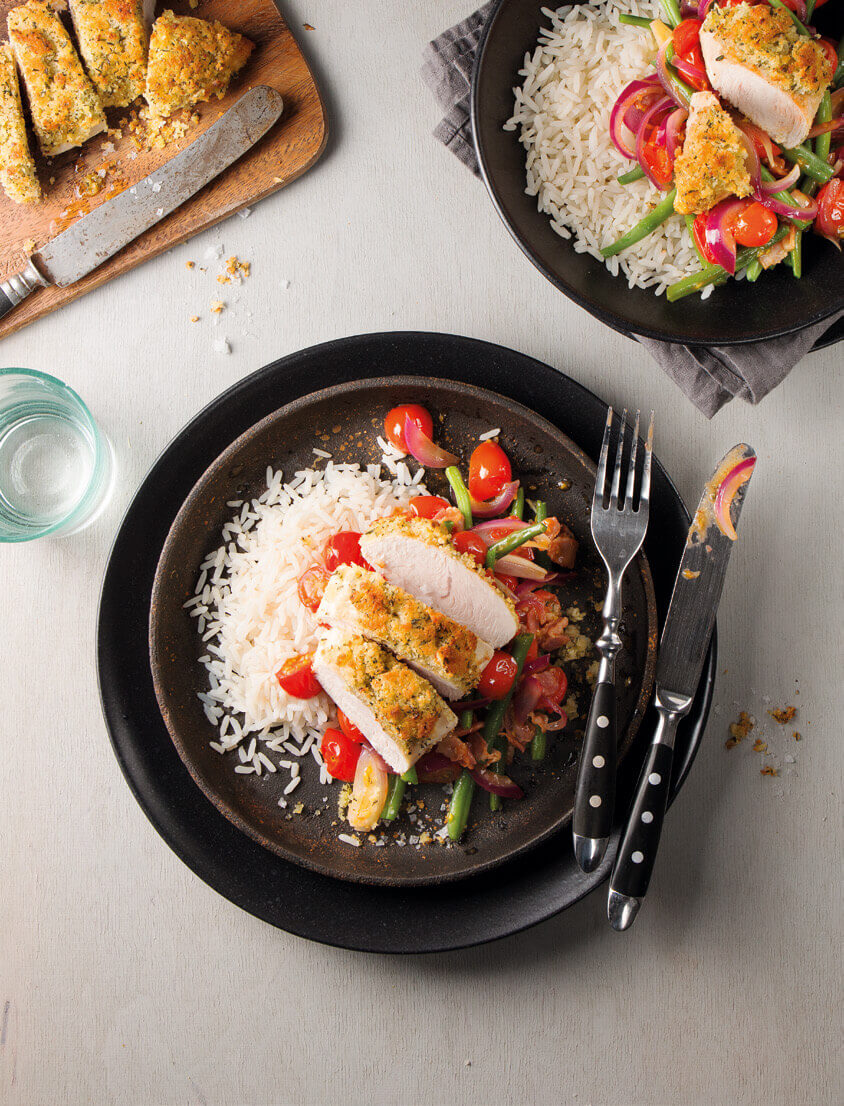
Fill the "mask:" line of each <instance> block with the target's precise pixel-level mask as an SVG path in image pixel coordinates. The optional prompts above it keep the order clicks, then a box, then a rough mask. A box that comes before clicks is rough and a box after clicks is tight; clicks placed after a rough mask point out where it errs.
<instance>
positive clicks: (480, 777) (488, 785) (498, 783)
mask: <svg viewBox="0 0 844 1106" xmlns="http://www.w3.org/2000/svg"><path fill="white" fill-rule="evenodd" d="M469 775H470V776H471V777H472V779H473V780H474V781H475V783H476V784H477V785H478V787H482V788H483V789H484V791H490V792H492V794H493V795H499V796H500V797H501V798H502V799H523V798H524V796H525V793H524V791H522V789H521V787H519V785H518V784H517V783H514V782H513V781H512V780H511V779H510V777H509V776H504V775H500V776H499V775H497V774H496V773H495V772H490V771H488V770H487V769H486V768H472V769H471V770H470V772H469Z"/></svg>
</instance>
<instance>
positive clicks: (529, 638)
mask: <svg viewBox="0 0 844 1106" xmlns="http://www.w3.org/2000/svg"><path fill="white" fill-rule="evenodd" d="M532 642H533V634H519V636H518V637H517V638H516V640H515V641H514V642H513V651H512V657H513V660H514V661H515V662H516V676H515V678H514V680H513V682H512V684H511V685H510V690H509V691H508V692H507V694H506V695H505V696H504V698H503V699H498V700H497V701H496V702H494V703H493V704H492V706H491V707H490V708H489V710H488V711H487V714H486V718H485V719H484V729H483V735H484V741H485V742H486V745H487V748H488V749H490V750H493V751H497V752H499V753H501V754H502V759H503V755H504V743H503V742H502V741H501V740H500V738H501V727H502V725H503V724H504V715H505V714H506V713H507V708H508V707H509V706H510V701H511V700H512V698H513V694H514V692H515V690H516V685H517V684H518V682H519V680H520V679H521V676H522V669H523V668H524V666H525V658H526V657H527V654H528V649H530V647H531V644H532ZM500 764H501V761H500V760H499V761H498V762H497V764H493V765H492V769H491V770H492V771H493V772H495V773H498V772H499V766H500ZM500 806H501V799H500V797H499V796H498V795H493V794H490V796H489V808H490V810H498V809H499V807H500Z"/></svg>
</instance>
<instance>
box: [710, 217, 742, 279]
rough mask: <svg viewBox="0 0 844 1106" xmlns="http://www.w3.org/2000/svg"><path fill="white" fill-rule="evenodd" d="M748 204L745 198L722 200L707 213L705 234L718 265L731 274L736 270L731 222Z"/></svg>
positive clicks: (734, 243) (734, 242)
mask: <svg viewBox="0 0 844 1106" xmlns="http://www.w3.org/2000/svg"><path fill="white" fill-rule="evenodd" d="M745 205H746V201H745V200H737V199H728V200H722V201H721V202H720V203H719V204H716V205H715V207H713V208H712V209H711V210H710V211H708V212H707V213H706V223H705V229H704V235H705V237H706V244H707V245H708V246H709V249H710V251H711V253H712V256H713V258H714V259H715V262H716V264H717V265H720V266H721V268H722V269H725V270H726V271H727V272H728V273H729V274H730V275H731V276H733V275H735V271H736V240H735V238H733V233H732V231H731V230H730V222H731V220H732V219H733V217H734V216H735V215H737V214H738V213H739V212H740V211H741V210H743V208H744V207H745Z"/></svg>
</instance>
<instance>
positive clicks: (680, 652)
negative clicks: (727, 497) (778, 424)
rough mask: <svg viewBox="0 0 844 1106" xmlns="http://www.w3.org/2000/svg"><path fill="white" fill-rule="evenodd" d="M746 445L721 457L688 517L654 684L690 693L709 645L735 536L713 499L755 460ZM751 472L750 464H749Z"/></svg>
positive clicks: (739, 498) (737, 507)
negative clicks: (720, 517)
mask: <svg viewBox="0 0 844 1106" xmlns="http://www.w3.org/2000/svg"><path fill="white" fill-rule="evenodd" d="M755 457H756V454H755V452H754V451H753V450H752V449H751V448H750V446H749V445H744V444H741V445H737V446H734V447H733V448H732V449H731V450H730V451H729V453H727V454H726V455H725V456H724V458H723V459H722V461H721V463H720V464H719V465H718V468H717V469H716V470H715V472H714V474H713V476H712V479H711V480H710V481H709V482H708V483H707V485H706V487H705V488H704V490H703V495H702V496H701V497H700V503H699V504H698V508H697V511H696V512H695V517H694V520H693V521H692V525H691V528H690V530H689V534H688V537H687V538H686V546H685V549H684V550H683V556H682V559H681V561H680V568H679V570H678V572H677V579H676V581H675V583H674V591H673V592H672V593H671V602H670V604H669V606H668V614H667V616H666V619H665V627H664V629H663V631H662V638H661V640H660V643H659V660H658V661H657V667H656V684H657V688H661V689H663V690H666V691H670V692H673V693H674V694H675V695H680V696H693V695H694V693H695V691H696V690H697V685H698V680H699V679H700V674H701V671H702V670H703V662H704V658H705V657H706V653H707V650H708V649H709V639H710V638H711V637H712V628H713V626H714V625H715V615H716V613H717V611H718V603H719V602H720V600H721V591H722V589H723V587H724V577H725V576H726V574H727V565H728V564H729V561H730V554H731V553H732V551H733V546H734V545H735V539H734V538H733V537H730V536H729V535H728V534H725V533H724V531H723V530H722V529H721V527H720V526H719V525H718V522H717V519H716V517H715V500H716V497H717V494H718V489H719V487H720V486H721V484H722V482H723V480H724V478H725V476H726V475H727V474H728V473H729V472H730V471H731V470H732V469H734V468H735V467H736V465H738V464H741V463H742V462H746V461H749V460H750V459H751V458H753V459H755ZM748 469H749V471H750V472H751V473H752V471H753V470H752V467H751V466H748ZM746 488H747V484H746V483H745V484H744V485H743V486H742V487H741V489H740V490H739V492H738V494H737V495H736V496H735V498H734V499H733V503H732V511H731V514H732V516H733V526H735V523H736V522H738V518H739V515H740V514H741V508H742V504H743V502H744V493H745V490H746Z"/></svg>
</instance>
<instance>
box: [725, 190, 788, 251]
mask: <svg viewBox="0 0 844 1106" xmlns="http://www.w3.org/2000/svg"><path fill="white" fill-rule="evenodd" d="M778 225H779V224H778V223H777V217H776V215H774V213H773V211H769V210H768V209H767V207H765V206H764V205H762V204H760V203H756V202H755V201H754V202H753V203H750V204H748V205H747V207H745V208H744V210H743V211H740V212H739V213H738V215H736V216H735V218H734V219H733V221H732V222H731V224H730V230H731V231H732V234H733V238H735V240H736V242H738V244H739V245H740V246H764V245H765V243H766V242H770V241H771V239H772V238H773V237H774V235H775V234H776V233H777V226H778Z"/></svg>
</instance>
